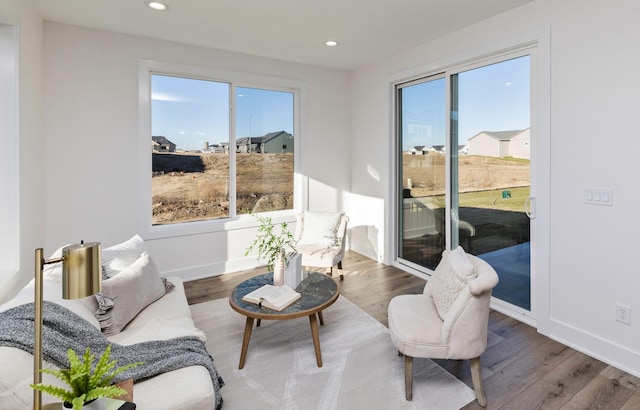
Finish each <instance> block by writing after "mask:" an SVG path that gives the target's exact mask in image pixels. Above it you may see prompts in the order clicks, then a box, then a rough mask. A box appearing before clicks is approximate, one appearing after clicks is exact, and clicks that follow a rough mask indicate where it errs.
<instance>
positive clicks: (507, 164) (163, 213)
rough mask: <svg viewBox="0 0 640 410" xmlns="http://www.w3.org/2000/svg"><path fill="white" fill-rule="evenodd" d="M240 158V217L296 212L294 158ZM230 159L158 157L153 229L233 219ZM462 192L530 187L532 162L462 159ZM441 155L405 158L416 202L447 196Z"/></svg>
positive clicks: (405, 175)
mask: <svg viewBox="0 0 640 410" xmlns="http://www.w3.org/2000/svg"><path fill="white" fill-rule="evenodd" d="M236 155H237V164H238V165H237V177H236V178H237V183H236V186H237V189H238V192H237V195H236V197H237V198H238V200H237V208H238V209H237V213H250V212H258V211H269V210H279V209H288V208H291V207H292V206H293V155H292V154H290V153H289V154H259V153H252V154H236ZM227 158H228V157H227V155H225V154H208V153H204V154H177V153H163V154H160V153H157V154H153V178H152V192H153V200H152V203H153V223H154V224H166V223H175V222H185V221H196V220H203V219H211V218H221V217H225V216H227V215H228V214H229V200H228V195H229V192H228V189H229V188H228V168H229V167H228V163H227ZM459 162H460V170H459V179H460V192H461V193H463V192H474V191H486V190H493V189H504V188H514V187H521V186H529V161H525V160H519V159H513V158H511V159H510V158H493V157H479V156H463V157H460V160H459ZM444 166H445V163H444V157H443V156H442V155H437V154H436V155H408V154H405V157H404V169H403V181H404V184H403V185H404V187H405V188H406V187H407V180H408V179H409V178H410V179H411V184H412V189H411V195H412V196H414V197H422V196H433V195H443V194H444V189H445V180H444V178H445V172H444Z"/></svg>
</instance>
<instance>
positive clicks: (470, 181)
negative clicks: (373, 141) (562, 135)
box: [402, 154, 530, 197]
mask: <svg viewBox="0 0 640 410" xmlns="http://www.w3.org/2000/svg"><path fill="white" fill-rule="evenodd" d="M444 161H445V158H444V156H442V155H439V154H432V155H410V154H404V155H403V163H404V167H403V170H402V172H403V188H408V186H407V183H408V182H407V180H408V179H411V185H412V187H411V195H412V196H414V197H421V196H433V195H444V192H445V162H444ZM458 179H459V190H460V192H461V193H463V192H475V191H488V190H495V189H504V188H513V187H522V186H529V184H530V179H529V161H527V160H522V159H517V158H496V157H481V156H475V155H465V156H461V157H459V174H458Z"/></svg>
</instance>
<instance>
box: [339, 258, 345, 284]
mask: <svg viewBox="0 0 640 410" xmlns="http://www.w3.org/2000/svg"><path fill="white" fill-rule="evenodd" d="M338 269H340V280H344V275H343V274H342V261H339V262H338Z"/></svg>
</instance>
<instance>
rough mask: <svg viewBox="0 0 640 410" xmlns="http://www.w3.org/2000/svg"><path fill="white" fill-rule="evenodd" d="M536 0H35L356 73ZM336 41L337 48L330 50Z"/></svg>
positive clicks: (45, 9)
mask: <svg viewBox="0 0 640 410" xmlns="http://www.w3.org/2000/svg"><path fill="white" fill-rule="evenodd" d="M531 1H533V0H322V1H317V0H316V1H314V0H164V3H165V4H167V5H168V6H169V10H167V11H164V12H159V11H154V10H151V9H150V8H148V7H147V6H146V5H145V3H144V0H35V4H36V7H37V8H38V9H39V11H40V13H41V15H42V17H43V19H45V20H48V21H55V22H61V23H67V24H73V25H79V26H84V27H90V28H96V29H102V30H109V31H115V32H120V33H127V34H135V35H140V36H146V37H152V38H158V39H163V40H171V41H176V42H180V43H186V44H193V45H198V46H204V47H211V48H217V49H221V50H228V51H235V52H239V53H245V54H252V55H257V56H264V57H270V58H275V59H279V60H286V61H292V62H297V63H304V64H310V65H314V66H320V67H327V68H335V69H341V70H352V69H355V68H358V67H360V66H363V65H366V64H368V63H371V62H374V61H376V60H379V59H381V58H384V57H387V56H390V55H393V54H396V53H398V52H401V51H403V50H406V49H408V48H411V47H413V46H416V45H418V44H422V43H426V42H428V41H430V40H432V39H435V38H438V37H441V36H443V35H445V34H448V33H451V32H453V31H456V30H458V29H460V28H462V27H465V26H468V25H470V24H473V23H475V22H478V21H481V20H484V19H487V18H489V17H491V16H494V15H497V14H501V13H503V12H505V11H508V10H510V9H513V8H516V7H519V6H521V5H523V4H526V3H529V2H531ZM326 40H336V41H338V42H339V45H338V46H337V47H327V46H325V45H324V42H325V41H326Z"/></svg>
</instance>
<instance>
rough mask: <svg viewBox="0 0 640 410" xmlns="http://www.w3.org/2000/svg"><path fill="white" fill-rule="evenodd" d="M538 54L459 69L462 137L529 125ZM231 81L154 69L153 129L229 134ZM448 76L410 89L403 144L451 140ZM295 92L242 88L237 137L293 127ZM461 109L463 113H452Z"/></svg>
mask: <svg viewBox="0 0 640 410" xmlns="http://www.w3.org/2000/svg"><path fill="white" fill-rule="evenodd" d="M529 65H530V58H529V56H524V57H519V58H516V59H513V60H508V61H504V62H501V63H497V64H493V65H489V66H485V67H480V68H477V69H474V70H469V71H465V72H462V73H460V74H459V75H458V84H459V92H458V96H459V110H458V113H457V116H458V127H459V144H465V143H466V141H467V140H468V139H469V138H470V137H472V136H474V135H476V134H477V133H479V132H481V131H508V130H517V129H524V128H527V127H529V126H530V125H529V124H530V119H529V112H530V109H529V103H530V73H529ZM230 89H231V86H230V84H228V83H224V82H216V81H207V80H196V79H189V78H180V77H171V76H164V75H153V76H152V135H162V136H165V137H167V138H168V139H169V140H171V141H172V142H174V143H175V144H176V145H177V146H178V148H181V149H201V148H202V147H203V146H204V143H205V142H209V143H210V144H217V143H220V142H228V141H229V92H230ZM445 96H446V95H445V79H444V78H441V79H438V80H433V81H429V82H425V83H421V84H417V85H413V86H410V87H405V88H404V89H403V118H404V119H405V122H404V124H403V142H402V146H403V150H407V149H409V148H411V147H414V146H417V145H426V146H432V145H444V143H445V109H446V106H445ZM293 98H294V95H293V93H291V92H285V91H274V90H264V89H256V88H247V87H237V88H236V104H237V110H236V138H241V137H247V136H249V134H251V136H253V137H258V136H262V135H265V134H267V133H269V132H274V131H287V132H289V133H290V134H293V107H294V101H293ZM452 115H454V116H455V115H456V113H452Z"/></svg>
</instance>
